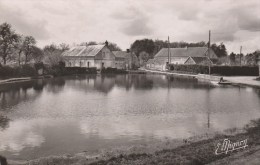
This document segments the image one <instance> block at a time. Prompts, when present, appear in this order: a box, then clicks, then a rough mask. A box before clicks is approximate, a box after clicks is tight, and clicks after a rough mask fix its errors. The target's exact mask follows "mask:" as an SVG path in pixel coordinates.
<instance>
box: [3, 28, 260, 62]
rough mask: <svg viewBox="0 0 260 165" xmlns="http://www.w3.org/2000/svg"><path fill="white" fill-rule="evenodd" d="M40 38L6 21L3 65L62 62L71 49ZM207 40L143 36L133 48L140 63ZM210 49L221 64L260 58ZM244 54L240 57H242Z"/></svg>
mask: <svg viewBox="0 0 260 165" xmlns="http://www.w3.org/2000/svg"><path fill="white" fill-rule="evenodd" d="M36 44H37V41H36V39H35V38H34V37H33V36H23V35H21V34H18V33H16V32H15V30H13V29H12V27H11V25H10V24H8V23H3V24H1V25H0V65H1V64H4V65H5V64H7V62H8V63H9V64H18V65H19V66H20V65H21V64H28V63H31V62H33V63H38V62H44V63H47V64H50V65H55V64H57V63H59V61H62V56H61V54H62V53H63V52H64V51H66V50H68V49H69V45H68V44H65V43H62V44H59V45H56V44H50V45H46V46H45V47H44V48H43V49H41V48H39V47H37V46H36ZM97 44H105V43H104V42H103V43H98V42H96V41H90V42H82V43H80V44H74V46H84V45H97ZM207 46H208V43H206V42H204V41H201V42H196V43H188V42H184V41H181V42H170V43H168V41H163V40H152V39H141V40H136V41H134V42H133V43H132V44H131V46H130V50H131V51H132V52H134V53H135V54H136V55H137V57H138V59H139V61H140V63H141V64H142V63H144V62H146V61H148V60H149V59H152V58H153V57H154V55H155V54H156V53H158V52H159V51H160V50H161V49H162V48H167V47H170V48H185V47H207ZM108 48H109V49H110V50H111V51H120V50H121V48H120V47H119V46H118V45H117V44H115V43H113V42H109V43H108ZM211 48H212V49H213V51H214V52H215V54H216V55H217V56H218V57H219V64H226V65H239V64H240V59H241V63H242V64H243V65H256V64H257V59H258V58H259V54H260V51H255V52H252V53H248V54H246V55H243V54H241V55H240V54H235V53H233V52H231V53H230V54H229V55H228V53H227V49H226V46H225V45H224V43H220V44H216V43H213V44H211ZM240 57H241V58H240Z"/></svg>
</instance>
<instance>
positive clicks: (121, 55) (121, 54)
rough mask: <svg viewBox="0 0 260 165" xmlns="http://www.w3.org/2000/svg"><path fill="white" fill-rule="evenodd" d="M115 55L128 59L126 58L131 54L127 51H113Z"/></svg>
mask: <svg viewBox="0 0 260 165" xmlns="http://www.w3.org/2000/svg"><path fill="white" fill-rule="evenodd" d="M113 54H114V55H115V56H116V57H117V58H126V56H127V55H128V54H130V53H127V52H126V51H113Z"/></svg>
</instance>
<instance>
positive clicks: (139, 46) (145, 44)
mask: <svg viewBox="0 0 260 165" xmlns="http://www.w3.org/2000/svg"><path fill="white" fill-rule="evenodd" d="M155 48H156V47H155V44H154V41H153V40H151V39H142V40H136V41H135V42H134V43H133V44H132V45H131V50H132V51H133V52H134V53H135V54H136V55H137V56H138V57H139V55H140V53H141V52H146V53H148V54H149V58H153V55H154V50H155Z"/></svg>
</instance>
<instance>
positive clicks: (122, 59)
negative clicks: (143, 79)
mask: <svg viewBox="0 0 260 165" xmlns="http://www.w3.org/2000/svg"><path fill="white" fill-rule="evenodd" d="M113 54H114V55H115V57H116V59H115V67H116V68H117V69H127V70H129V69H134V68H135V67H136V66H138V58H137V56H136V55H135V54H134V53H132V52H130V50H129V49H127V50H126V51H113Z"/></svg>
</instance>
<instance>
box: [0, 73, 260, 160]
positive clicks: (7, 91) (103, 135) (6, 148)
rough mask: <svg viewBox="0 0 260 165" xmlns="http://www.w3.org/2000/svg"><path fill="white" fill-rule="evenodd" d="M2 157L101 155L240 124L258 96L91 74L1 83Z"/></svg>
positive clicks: (243, 90) (253, 114) (253, 113)
mask: <svg viewBox="0 0 260 165" xmlns="http://www.w3.org/2000/svg"><path fill="white" fill-rule="evenodd" d="M0 99H1V100H0V155H4V156H6V157H7V158H9V159H35V158H38V157H42V156H49V155H60V154H64V153H72V154H73V153H78V152H82V151H88V152H92V151H99V150H101V149H104V148H112V147H118V146H127V145H136V144H148V145H149V143H152V142H154V141H156V140H164V139H170V140H171V139H183V138H188V137H191V136H194V135H199V134H204V133H207V132H215V131H217V132H218V131H223V130H226V129H229V128H234V127H243V126H244V125H245V124H247V123H248V122H249V121H250V120H252V119H256V118H259V117H260V109H259V107H260V91H259V89H254V88H249V87H233V86H228V87H212V86H210V85H209V84H206V83H201V82H198V81H197V80H195V79H185V78H176V77H167V76H165V75H106V76H101V75H89V76H71V77H62V78H55V79H46V80H34V81H27V82H20V83H12V84H4V85H1V86H0Z"/></svg>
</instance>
